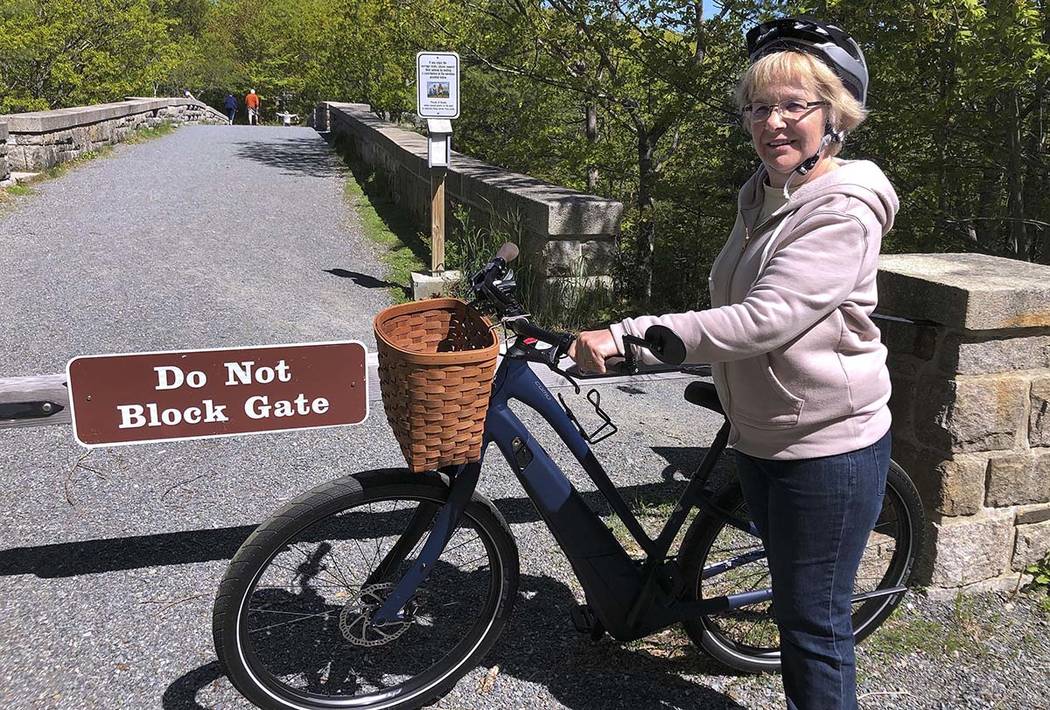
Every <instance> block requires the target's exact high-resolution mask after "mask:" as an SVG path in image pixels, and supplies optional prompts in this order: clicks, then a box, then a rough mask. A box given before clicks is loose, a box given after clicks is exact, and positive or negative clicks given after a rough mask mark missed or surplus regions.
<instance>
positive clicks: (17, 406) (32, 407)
mask: <svg viewBox="0 0 1050 710" xmlns="http://www.w3.org/2000/svg"><path fill="white" fill-rule="evenodd" d="M63 409H65V407H63V406H62V405H61V404H58V403H56V402H48V401H44V402H2V403H0V420H3V419H8V420H10V419H43V418H44V417H50V416H53V415H55V414H58V413H59V412H61V411H62V410H63Z"/></svg>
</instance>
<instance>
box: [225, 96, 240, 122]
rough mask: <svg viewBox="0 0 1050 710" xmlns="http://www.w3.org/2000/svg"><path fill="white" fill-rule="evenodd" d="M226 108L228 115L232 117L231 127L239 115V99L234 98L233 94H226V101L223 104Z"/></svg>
mask: <svg viewBox="0 0 1050 710" xmlns="http://www.w3.org/2000/svg"><path fill="white" fill-rule="evenodd" d="M223 106H224V107H225V108H226V115H227V116H229V117H230V125H231V126H232V125H233V119H234V117H235V116H236V115H237V99H236V98H234V96H233V94H226V101H225V102H224V103H223Z"/></svg>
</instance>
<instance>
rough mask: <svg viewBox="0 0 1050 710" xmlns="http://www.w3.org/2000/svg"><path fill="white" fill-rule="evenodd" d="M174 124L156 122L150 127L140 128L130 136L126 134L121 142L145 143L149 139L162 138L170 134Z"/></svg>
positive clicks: (173, 130)
mask: <svg viewBox="0 0 1050 710" xmlns="http://www.w3.org/2000/svg"><path fill="white" fill-rule="evenodd" d="M175 129H176V126H175V124H174V123H168V122H164V123H158V124H157V125H156V126H153V127H152V128H140V129H138V130H137V131H135V132H134V133H132V134H131V135H130V136H128V137H127V138H126V139H125V140H124V141H123V142H124V143H132V144H135V143H145V142H146V141H151V140H153V139H154V138H163V137H164V136H167V135H170V134H172V133H174V132H175Z"/></svg>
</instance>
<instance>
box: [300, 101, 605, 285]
mask: <svg viewBox="0 0 1050 710" xmlns="http://www.w3.org/2000/svg"><path fill="white" fill-rule="evenodd" d="M311 122H312V124H313V125H314V127H315V128H317V129H318V130H328V131H331V133H332V134H333V135H335V136H337V137H339V138H341V139H344V140H346V141H348V142H349V143H350V144H351V149H352V152H353V153H354V155H355V157H356V158H358V159H360V160H361V161H363V162H364V163H366V164H367V165H369V166H370V167H371V168H372V169H373V170H376V171H378V172H379V173H380V174H381V175H382V176H383V180H384V181H385V182H386V187H387V189H388V191H389V192H390V193H391V194H392V195H394V199H395V200H396V201H397V203H398V204H399V205H401V206H403V207H404V208H405V209H406V210H408V211H409V212H410V213H411V214H412V215H413V217H414V219H415V221H416V222H417V223H418V224H419V225H420V226H421V227H423V228H424V229H425V230H427V231H429V225H430V194H431V190H430V169H429V168H428V167H427V139H426V137H425V136H422V135H419V134H418V133H414V132H412V131H407V130H403V129H401V128H398V127H396V126H394V125H393V124H390V123H387V122H385V121H383V120H381V119H379V118H377V117H376V116H375V114H373V113H372V112H371V109H370V107H369V106H368V105H367V104H341V103H332V102H326V103H324V104H321V105H320V106H319V107H318V108H317V110H315V111H314V112H313V116H312V119H311ZM453 129H454V126H453ZM453 145H455V134H453ZM445 189H446V192H447V193H448V195H449V197H450V198H451V199H452V200H455V201H457V202H459V203H460V204H463V205H466V206H467V207H468V208H469V209H470V210H471V212H472V213H473V214H474V215H475V216H476V217H478V218H480V220H481V221H482V222H485V223H489V224H493V223H495V224H496V225H497V226H500V227H503V228H504V229H507V230H508V231H511V232H519V233H521V235H522V237H523V243H522V244H521V247H522V256H523V258H524V259H526V260H527V261H528V263H529V264H530V265H531V266H532V267H533V268H534V270H535V273H538V274H539V275H540V277H541V279H542V283H543V285H544V286H546V287H551V286H559V287H564V286H565V285H566V284H567V283H573V284H579V283H580V282H583V283H594V282H601V283H605V284H608V283H610V278H609V276H608V274H609V273H610V271H611V265H612V257H613V253H614V249H615V245H614V239H615V237H616V235H617V234H618V233H619V229H620V217H621V215H622V213H623V205H622V204H620V203H619V202H616V201H614V200H609V199H606V198H603V197H598V196H595V195H586V194H583V193H579V192H576V191H574V190H570V189H568V188H564V187H559V186H557V185H551V184H549V183H545V182H542V181H540V180H537V179H535V178H532V177H529V176H528V175H522V174H520V173H512V172H509V171H507V170H503V169H502V168H498V167H495V166H493V165H488V164H487V163H483V162H481V161H480V160H476V159H474V158H471V157H470V156H468V155H463V154H462V153H457V152H455V151H453V153H452V165H451V167H450V168H449V170H448V172H447V175H446V178H445ZM446 233H448V231H447V230H446ZM562 293H564V290H563V291H562Z"/></svg>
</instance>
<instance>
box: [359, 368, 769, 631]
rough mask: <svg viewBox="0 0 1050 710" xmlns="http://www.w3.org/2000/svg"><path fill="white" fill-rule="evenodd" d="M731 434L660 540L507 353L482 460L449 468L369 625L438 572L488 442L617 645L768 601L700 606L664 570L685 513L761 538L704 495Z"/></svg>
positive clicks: (746, 598) (717, 445) (761, 597)
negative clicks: (575, 469) (426, 528)
mask: <svg viewBox="0 0 1050 710" xmlns="http://www.w3.org/2000/svg"><path fill="white" fill-rule="evenodd" d="M512 352H513V350H512ZM512 399H513V400H517V401H520V402H522V403H523V404H525V405H526V406H528V407H530V408H532V409H533V410H535V411H536V412H538V413H539V414H540V416H542V417H543V418H544V419H545V420H546V421H547V422H548V423H549V424H550V426H551V427H552V428H553V429H554V430H555V431H556V432H557V433H558V436H559V437H561V440H562V441H563V442H565V445H566V446H567V447H568V449H569V451H571V452H572V454H573V456H574V457H575V458H576V460H577V461H579V462H580V464H581V465H582V466H583V468H584V471H586V473H587V474H588V476H590V478H591V480H592V481H594V483H595V485H596V486H597V487H598V490H599V491H600V492H601V493H602V495H604V496H605V498H606V499H607V500H608V502H609V504H610V506H611V507H612V509H613V511H614V512H615V513H616V514H617V516H619V517H620V519H621V520H622V521H623V523H624V525H625V527H626V528H627V530H628V531H629V532H630V534H631V535H632V537H634V539H635V540H636V541H637V542H638V544H639V545H640V546H641V548H642V549H643V550H644V551H645V553H646V559H645V560H644V562H641V563H637V562H635V561H634V560H633V559H631V557H630V556H629V555H628V554H627V552H626V551H625V550H624V548H623V546H622V545H621V544H620V543H619V542H618V541H617V540H616V538H615V537H614V536H613V534H612V532H611V531H610V530H609V528H608V527H607V526H606V525H605V523H603V522H602V520H601V518H599V517H598V515H597V514H595V513H594V511H592V510H591V508H590V507H589V506H588V505H587V504H586V502H584V500H583V498H582V496H580V494H579V492H578V491H577V490H576V488H575V487H574V486H573V485H572V483H571V482H570V481H569V480H568V478H566V476H565V474H564V473H563V472H562V471H561V469H560V468H559V467H558V465H557V464H556V463H555V462H554V460H553V459H551V457H550V455H549V454H548V453H547V451H546V450H545V449H544V448H543V446H542V445H541V444H540V443H539V442H538V441H537V440H536V439H535V438H534V437H533V436H532V435H531V434H530V433H529V431H528V429H527V428H526V427H525V425H524V424H523V423H522V422H521V420H520V419H518V417H517V416H516V415H515V414H514V413H513V412H512V411H511V410H510V408H509V407H508V403H509V401H510V400H512ZM728 435H729V424H728V422H727V423H726V424H724V425H723V426H722V429H721V430H720V431H719V432H718V435H717V436H716V437H715V441H714V442H713V443H712V445H711V448H710V449H709V450H708V452H707V456H706V457H705V458H704V461H703V462H702V463H701V466H700V468H699V470H698V471H697V473H696V475H694V476H693V479H692V481H691V482H690V483H689V485H688V486H687V487H686V489H685V491H684V492H683V494H682V496H681V498H680V499H679V501H678V503H677V504H676V506H675V508H674V510H673V511H672V513H671V516H670V517H669V518H668V520H667V523H666V524H665V525H664V528H663V530H662V531H661V533H660V535H659V536H657V538H656V539H655V540H654V539H652V538H650V537H649V536H648V534H646V532H645V531H644V529H643V528H642V526H641V524H640V523H639V522H638V520H637V518H635V516H634V515H633V514H632V513H631V511H630V509H629V508H628V506H627V504H626V503H625V502H624V500H623V498H622V497H621V496H620V495H619V494H618V492H617V491H616V488H615V486H614V484H613V483H612V481H611V480H610V479H609V476H608V474H607V473H606V472H605V469H604V468H603V467H602V466H601V464H600V463H599V461H598V459H597V458H596V457H595V456H594V453H593V452H592V451H591V448H590V446H589V445H588V443H587V441H586V440H585V439H584V438H583V436H582V435H581V433H580V432H579V430H578V429H577V428H576V425H575V424H574V423H573V422H572V420H571V419H570V418H569V416H568V414H567V413H566V412H565V410H564V409H563V408H562V407H561V405H560V404H558V402H557V401H556V400H555V399H554V397H553V396H552V395H551V392H550V390H549V389H547V387H546V386H545V385H544V384H543V383H542V382H541V381H540V379H539V378H538V377H537V376H536V374H535V373H534V372H533V371H532V369H531V368H530V367H529V364H528V362H527V361H526V360H525V359H523V358H518V357H513V356H510V355H508V356H507V357H505V358H504V359H503V362H502V363H501V365H500V367H499V368H498V369H497V371H496V376H495V378H494V381H493V387H492V396H491V399H490V402H489V409H488V415H487V418H486V420H485V434H484V443H483V447H482V449H483V455H482V461H479V462H477V463H472V464H467V465H463V466H456V467H452V468H451V469H448V470H445V471H444V473H446V474H448V475H449V477H450V478H451V480H452V485H451V488H450V492H449V497H448V500H447V502H446V503H445V504H444V505H443V506H441V508H440V509H439V510H438V511H437V517H436V518H435V519H434V525H433V528H432V530H431V533H430V535H429V536H428V538H427V541H426V543H425V544H424V545H423V549H422V550H421V551H420V554H419V557H418V558H417V560H416V561H415V563H414V564H413V565H412V566H411V567H410V568H409V570H408V571H407V572H406V573H405V575H404V576H403V577H402V578H401V580H400V581H399V582H398V583H397V584H396V585H395V587H394V589H393V590H392V591H391V594H390V596H389V597H388V598H387V599H386V601H385V602H384V604H383V605H382V606H381V607H380V608H379V609H378V610H377V611H376V613H375V614H374V616H373V619H372V621H373V623H375V624H377V625H379V624H384V623H389V622H391V621H393V620H395V619H397V618H398V617H399V615H400V614H401V610H402V609H403V608H404V606H405V604H406V603H407V602H408V600H409V599H411V597H412V595H413V594H415V591H416V589H417V588H418V587H419V585H420V584H422V582H423V581H424V580H425V579H426V577H427V575H428V574H429V572H430V570H431V569H433V567H434V563H435V562H436V561H437V559H438V558H439V557H440V555H441V553H442V551H443V550H444V548H445V545H446V544H447V543H448V540H449V539H450V538H451V536H452V533H453V532H454V531H455V529H456V526H457V524H458V521H459V517H460V515H461V514H462V512H463V510H464V509H465V508H466V505H467V503H469V501H470V498H471V496H472V495H473V493H474V489H475V487H476V485H477V481H478V478H479V474H480V470H481V466H482V463H483V460H484V451H486V450H487V447H488V444H489V443H492V442H494V443H495V444H496V446H498V447H499V449H500V451H501V452H502V453H503V456H504V457H505V458H506V459H507V462H508V463H509V464H510V466H511V468H512V469H513V470H514V473H515V474H516V475H517V477H518V480H519V481H520V482H521V484H522V487H523V488H524V489H525V491H526V493H527V494H528V496H529V498H531V499H532V501H533V502H534V504H535V506H536V508H537V510H538V511H539V513H540V515H541V516H542V518H543V520H544V521H545V522H546V523H547V526H548V527H549V528H550V530H551V532H552V533H553V534H554V537H555V539H556V540H557V541H558V544H559V545H560V546H561V548H562V550H563V551H564V553H565V555H566V557H568V559H569V562H570V563H571V564H572V567H573V570H574V572H575V573H576V576H577V578H578V579H579V581H580V584H581V585H582V586H583V589H584V591H585V593H586V595H587V601H588V604H589V605H590V607H591V610H592V611H593V612H594V615H595V617H596V618H597V619H598V621H599V622H600V623H601V624H602V626H603V627H604V629H605V630H607V631H608V632H609V633H610V634H611V635H612V636H613V637H615V638H617V639H619V640H621V641H629V640H633V639H638V638H643V637H645V636H648V635H650V634H652V633H653V632H655V631H657V630H659V629H662V628H665V627H667V626H669V625H671V624H674V623H676V622H678V621H682V620H683V619H687V618H696V617H697V616H699V615H704V614H710V613H713V612H716V611H721V610H726V609H735V608H739V607H742V606H747V605H749V604H756V603H760V602H763V601H766V600H769V599H771V598H772V592H771V591H770V590H768V589H764V590H756V591H751V592H743V593H740V594H734V595H730V596H727V597H717V598H713V599H709V600H703V601H688V600H683V599H682V598H681V590H680V589H676V584H675V581H674V580H675V579H676V578H677V574H676V570H675V569H670V568H668V565H674V564H675V563H674V562H673V561H671V560H668V558H667V553H668V551H669V550H670V547H671V545H672V543H673V542H674V538H675V536H676V535H677V534H678V532H679V530H680V529H681V527H682V525H683V524H684V522H685V520H686V517H687V516H688V514H689V511H690V510H691V509H692V508H693V507H695V506H697V505H701V506H704V507H706V508H708V509H709V511H710V512H712V513H713V514H715V515H719V516H720V517H722V518H723V519H724V520H725V521H726V522H727V523H729V524H730V525H733V526H734V527H737V528H739V529H741V530H745V531H746V532H749V533H750V534H752V535H755V536H756V538H757V533H756V531H755V529H754V527H753V526H752V525H751V523H750V522H749V521H742V520H738V519H736V518H734V517H733V516H732V515H730V514H729V513H727V512H726V511H718V510H715V509H714V508H713V506H711V504H710V501H709V498H710V497H711V492H710V491H708V490H706V489H705V488H704V483H705V482H706V479H707V477H708V474H709V473H710V471H711V469H713V468H714V464H715V461H716V460H717V458H718V456H719V455H720V454H721V452H722V450H723V449H724V448H725V444H726V440H727V439H728ZM433 514H434V511H433V508H427V509H423V508H422V507H421V513H420V515H422V516H427V520H426V521H422V522H424V523H425V522H429V520H430V517H429V516H432V515H433ZM412 527H415V528H417V531H416V533H415V535H416V536H417V537H416V538H415V539H408V540H407V543H408V544H399V545H398V548H399V549H401V550H404V551H407V549H409V548H411V547H412V546H413V545H414V544H415V542H417V541H418V539H419V538H420V537H421V536H422V526H420V525H418V524H417V525H413V526H412ZM407 534H408V535H411V533H407ZM764 556H765V552H764V550H761V549H759V550H755V551H751V552H748V553H745V554H743V555H739V556H737V557H734V558H731V559H729V560H726V561H724V562H721V563H719V564H717V565H713V566H712V567H710V568H708V569H706V570H705V571H704V573H703V576H704V578H709V577H712V576H714V575H716V574H720V573H722V572H725V571H727V570H730V569H733V568H735V567H739V566H741V565H743V564H747V563H749V562H753V561H755V560H758V559H761V558H763V557H764ZM383 567H384V568H389V565H387V564H384V565H383Z"/></svg>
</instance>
